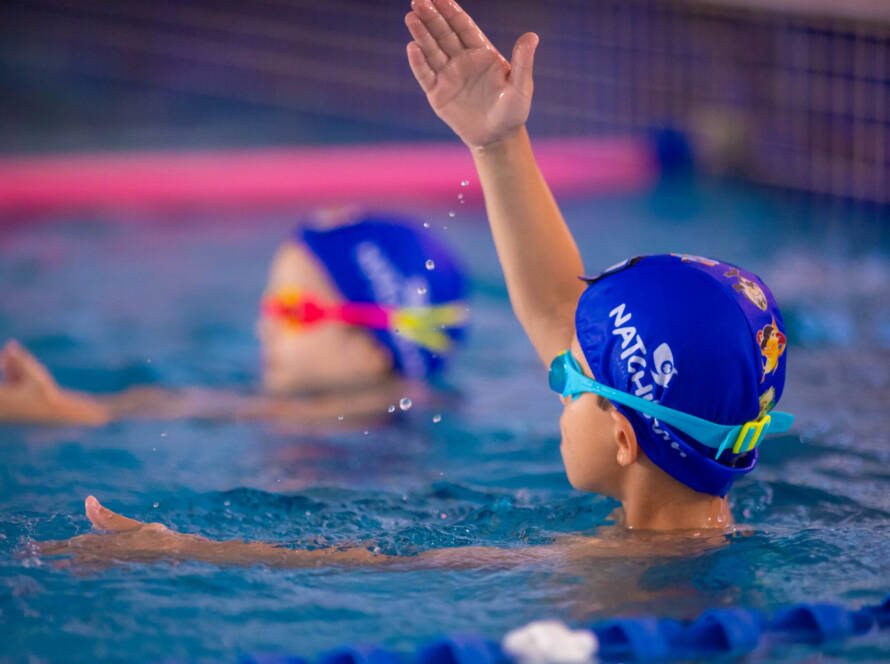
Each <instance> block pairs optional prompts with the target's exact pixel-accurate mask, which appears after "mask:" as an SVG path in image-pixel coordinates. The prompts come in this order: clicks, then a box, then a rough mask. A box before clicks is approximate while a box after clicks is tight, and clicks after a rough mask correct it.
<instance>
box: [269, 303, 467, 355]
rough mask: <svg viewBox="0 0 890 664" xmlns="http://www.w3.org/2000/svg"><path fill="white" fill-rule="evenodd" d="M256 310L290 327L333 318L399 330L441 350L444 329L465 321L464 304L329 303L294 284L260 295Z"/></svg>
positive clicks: (446, 338)
mask: <svg viewBox="0 0 890 664" xmlns="http://www.w3.org/2000/svg"><path fill="white" fill-rule="evenodd" d="M260 311H261V312H262V314H263V315H265V316H270V317H273V318H278V319H281V320H284V321H285V322H287V323H289V324H290V325H291V326H292V327H293V328H300V327H302V326H304V325H314V324H317V323H321V322H325V321H327V322H337V323H345V324H346V325H355V326H357V327H364V328H368V329H371V330H387V331H390V332H393V333H395V334H399V335H401V336H403V337H405V338H406V339H408V340H409V341H413V342H414V343H416V344H417V345H419V346H423V347H424V348H427V349H429V350H431V351H445V350H447V349H448V348H449V347H450V346H451V343H452V339H451V337H449V336H448V335H447V334H446V333H445V330H447V329H448V328H449V327H456V326H459V325H461V324H463V323H465V322H466V320H467V312H466V306H464V305H462V304H460V303H456V302H453V303H448V304H437V305H429V306H420V307H387V306H383V305H380V304H375V303H373V302H340V303H336V304H334V303H329V302H324V301H322V300H320V299H319V298H317V297H315V296H314V295H312V294H310V293H305V292H303V291H301V290H299V289H297V288H284V289H281V290H280V291H278V292H277V293H274V294H272V295H267V296H264V297H263V299H262V301H261V303H260Z"/></svg>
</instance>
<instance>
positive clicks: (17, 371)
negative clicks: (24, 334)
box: [0, 339, 24, 383]
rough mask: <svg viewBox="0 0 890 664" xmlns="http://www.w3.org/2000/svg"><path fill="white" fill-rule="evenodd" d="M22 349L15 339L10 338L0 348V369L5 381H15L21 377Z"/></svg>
mask: <svg viewBox="0 0 890 664" xmlns="http://www.w3.org/2000/svg"><path fill="white" fill-rule="evenodd" d="M23 350H24V349H23V348H22V347H21V346H20V345H19V342H18V341H16V340H15V339H10V340H9V341H7V342H6V345H5V346H3V350H0V371H2V372H3V377H4V378H5V379H6V381H7V382H10V383H15V382H18V381H20V380H21V379H22V375H23V374H22V369H21V366H22V362H21V359H20V358H21V353H22V351H23Z"/></svg>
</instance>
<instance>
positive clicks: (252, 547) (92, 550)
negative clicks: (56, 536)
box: [38, 496, 551, 570]
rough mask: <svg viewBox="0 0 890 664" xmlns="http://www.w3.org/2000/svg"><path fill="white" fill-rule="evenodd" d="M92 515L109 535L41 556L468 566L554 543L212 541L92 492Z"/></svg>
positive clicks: (86, 560) (58, 545)
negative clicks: (294, 545) (120, 508)
mask: <svg viewBox="0 0 890 664" xmlns="http://www.w3.org/2000/svg"><path fill="white" fill-rule="evenodd" d="M85 508H86V515H87V517H88V518H89V520H90V522H91V523H92V524H93V526H94V527H95V528H97V529H99V530H102V531H105V532H106V533H107V534H94V533H89V534H86V535H79V536H77V537H73V538H71V539H69V540H64V541H50V542H41V543H39V545H38V549H39V552H40V554H41V555H44V556H57V555H70V556H72V557H73V563H74V564H76V565H79V566H106V565H110V564H114V563H118V562H153V561H157V560H196V561H201V562H207V563H211V564H214V565H221V566H245V567H247V566H250V565H258V564H260V565H268V566H270V567H284V568H302V567H331V566H333V567H338V566H343V567H390V568H399V569H405V570H416V569H464V568H478V567H486V566H492V565H494V566H508V567H512V566H515V565H519V564H523V563H528V562H532V561H534V560H541V559H544V558H545V557H547V556H548V555H551V554H548V552H547V549H548V547H524V548H520V549H500V548H497V547H482V546H469V547H460V548H450V549H435V550H432V551H425V552H423V553H420V554H418V555H416V556H390V555H386V554H382V553H374V552H373V551H370V550H368V549H367V548H363V547H350V548H326V549H314V550H305V549H290V548H287V547H284V546H280V545H276V544H272V543H268V542H247V541H244V540H225V541H216V540H211V539H208V538H206V537H202V536H200V535H191V534H187V533H179V532H176V531H174V530H170V529H169V528H167V527H166V526H164V525H162V524H160V523H144V522H142V521H137V520H136V519H130V518H128V517H125V516H123V515H121V514H117V513H116V512H112V511H111V510H109V509H107V508H106V507H103V506H102V505H101V504H100V503H99V501H98V500H96V498H94V497H93V496H89V497H88V498H87V499H86V503H85Z"/></svg>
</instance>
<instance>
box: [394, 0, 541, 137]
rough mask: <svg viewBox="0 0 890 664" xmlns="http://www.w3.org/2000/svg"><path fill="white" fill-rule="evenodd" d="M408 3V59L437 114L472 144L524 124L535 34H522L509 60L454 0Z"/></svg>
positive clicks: (427, 0)
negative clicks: (409, 41)
mask: <svg viewBox="0 0 890 664" xmlns="http://www.w3.org/2000/svg"><path fill="white" fill-rule="evenodd" d="M411 6H412V11H411V12H410V13H409V14H408V15H407V16H406V17H405V24H406V25H407V26H408V30H409V31H410V32H411V36H412V37H414V41H412V42H411V43H410V44H408V47H407V51H408V63H409V64H410V65H411V71H412V72H414V76H415V78H417V82H418V83H420V87H421V88H423V91H424V92H425V93H426V96H427V99H428V100H429V102H430V106H432V108H433V110H434V111H435V112H436V115H438V116H439V117H440V118H441V119H442V120H443V121H444V122H445V124H447V125H448V126H449V127H451V129H453V130H454V132H455V133H456V134H457V135H458V136H459V137H460V138H461V140H462V141H463V142H464V143H466V144H467V145H468V146H469V147H471V148H474V147H484V146H486V145H489V144H491V143H494V142H496V141H498V140H499V139H501V138H503V137H504V136H507V135H509V134H510V133H512V132H514V131H516V130H517V129H519V128H520V127H521V126H522V125H523V124H525V121H526V119H527V118H528V113H529V109H530V108H531V101H532V90H533V87H534V86H533V83H532V65H533V62H534V55H535V48H536V47H537V45H538V36H537V35H536V34H535V33H533V32H527V33H525V34H524V35H522V36H521V37H520V38H519V39H518V40H517V41H516V44H515V45H514V46H513V56H512V60H511V61H510V62H507V61H506V60H505V59H504V57H503V56H502V55H501V54H500V53H498V51H497V49H496V48H495V47H494V46H493V45H492V43H491V42H490V41H489V40H488V38H487V37H486V36H485V35H484V34H483V33H482V31H481V30H480V29H479V28H478V27H476V24H475V23H474V22H473V19H471V18H470V17H469V16H468V15H467V14H466V12H464V11H463V10H462V9H461V8H460V6H459V5H458V4H457V3H456V2H454V1H453V0H436V2H435V4H434V3H433V2H432V0H413V2H412V3H411Z"/></svg>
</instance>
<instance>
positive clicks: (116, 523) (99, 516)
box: [84, 496, 144, 532]
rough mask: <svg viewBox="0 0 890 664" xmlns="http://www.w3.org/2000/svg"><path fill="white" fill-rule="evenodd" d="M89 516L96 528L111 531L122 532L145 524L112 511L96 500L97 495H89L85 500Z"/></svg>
mask: <svg viewBox="0 0 890 664" xmlns="http://www.w3.org/2000/svg"><path fill="white" fill-rule="evenodd" d="M84 507H85V508H86V513H87V518H88V519H89V520H90V522H91V523H92V524H93V527H94V528H98V529H99V530H108V531H111V532H122V531H125V530H134V529H136V528H141V527H142V526H143V525H144V524H143V523H142V522H141V521H137V520H136V519H131V518H129V517H126V516H123V515H121V514H117V513H116V512H112V511H111V510H110V509H108V508H106V507H103V506H102V504H101V503H100V502H99V501H98V500H96V497H95V496H87V499H86V501H85V502H84Z"/></svg>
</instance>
